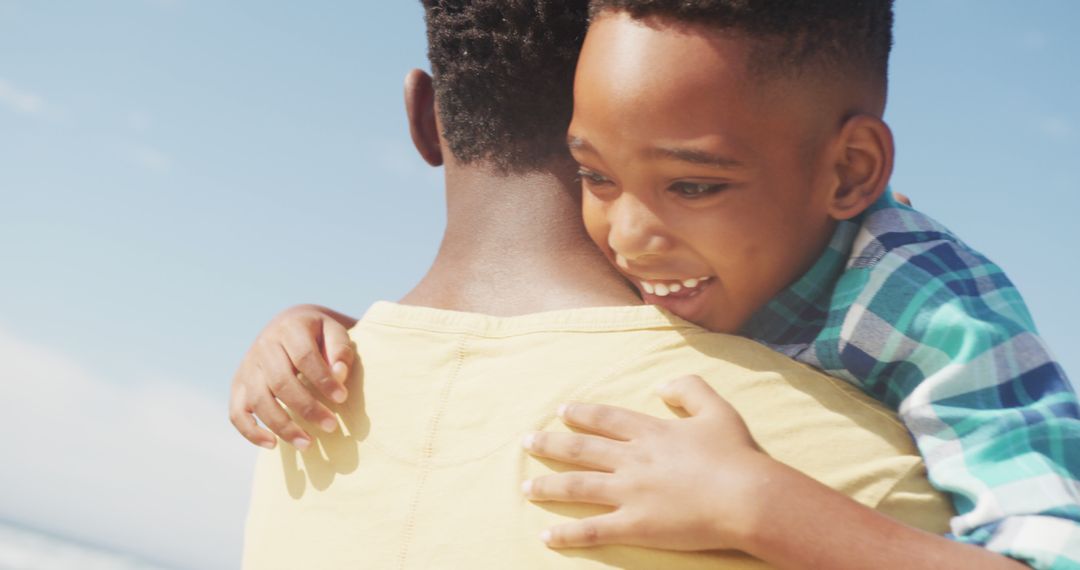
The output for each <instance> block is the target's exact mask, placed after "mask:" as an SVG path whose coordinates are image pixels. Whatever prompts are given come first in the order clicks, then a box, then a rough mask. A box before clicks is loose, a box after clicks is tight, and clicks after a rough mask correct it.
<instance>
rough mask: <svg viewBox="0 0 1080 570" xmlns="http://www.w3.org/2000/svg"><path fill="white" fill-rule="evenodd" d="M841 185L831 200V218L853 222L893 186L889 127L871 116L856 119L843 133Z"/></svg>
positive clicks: (838, 170)
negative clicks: (891, 184) (890, 184)
mask: <svg viewBox="0 0 1080 570" xmlns="http://www.w3.org/2000/svg"><path fill="white" fill-rule="evenodd" d="M838 142H839V146H838V148H839V151H840V155H839V156H838V157H837V161H836V174H837V185H836V188H835V189H834V190H833V193H832V195H831V196H830V197H829V215H830V216H832V218H833V219H836V220H847V219H850V218H853V217H855V216H857V215H859V214H861V213H862V212H863V210H865V209H866V208H868V207H870V205H871V204H873V203H874V202H875V201H876V200H877V199H878V198H880V197H881V194H882V193H883V192H885V188H886V186H888V184H889V177H890V176H892V169H893V152H894V149H893V137H892V131H891V130H889V126H888V125H886V124H885V122H884V121H882V120H881V119H879V118H877V117H874V116H871V115H855V116H853V117H851V118H849V119H848V120H847V121H845V122H844V126H843V128H841V130H840V139H839V141H838Z"/></svg>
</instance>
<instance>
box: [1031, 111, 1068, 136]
mask: <svg viewBox="0 0 1080 570" xmlns="http://www.w3.org/2000/svg"><path fill="white" fill-rule="evenodd" d="M1039 132H1041V133H1042V134H1044V135H1046V136H1048V137H1051V138H1055V139H1065V138H1068V137H1070V136H1072V134H1073V127H1072V124H1071V123H1070V122H1069V120H1068V119H1066V118H1065V117H1060V116H1057V117H1043V118H1042V119H1041V120H1040V121H1039Z"/></svg>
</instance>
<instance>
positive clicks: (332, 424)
mask: <svg viewBox="0 0 1080 570" xmlns="http://www.w3.org/2000/svg"><path fill="white" fill-rule="evenodd" d="M319 427H321V428H322V429H323V431H325V432H326V433H334V432H335V431H337V427H338V426H337V421H335V420H334V419H333V418H326V419H325V420H323V421H322V423H320V424H319Z"/></svg>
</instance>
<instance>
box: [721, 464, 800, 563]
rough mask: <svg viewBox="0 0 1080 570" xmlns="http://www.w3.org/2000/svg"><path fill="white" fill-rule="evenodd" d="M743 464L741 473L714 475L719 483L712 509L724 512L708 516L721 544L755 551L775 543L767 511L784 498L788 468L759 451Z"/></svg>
mask: <svg viewBox="0 0 1080 570" xmlns="http://www.w3.org/2000/svg"><path fill="white" fill-rule="evenodd" d="M744 465H745V468H744V469H743V470H742V472H743V473H744V474H745V476H744V477H741V478H738V479H735V480H734V481H733V480H732V479H731V478H729V477H719V478H716V479H714V480H716V481H717V484H718V485H722V486H723V488H720V489H718V490H717V492H716V493H713V494H712V497H714V499H713V500H714V501H716V502H713V503H712V504H714V505H719V507H718V508H717V509H716V510H715V511H714V512H723V513H725V514H724V515H723V516H713V517H712V520H713V533H714V536H716V537H717V540H718V542H719V543H720V544H722V545H723V548H725V549H734V550H740V551H743V552H747V553H749V554H755V553H756V552H761V551H762V550H763V549H765V548H769V547H771V546H773V545H775V542H776V537H775V535H776V534H777V531H778V528H777V525H776V524H775V520H773V519H774V518H775V517H771V516H770V511H773V509H775V507H776V504H777V503H780V504H783V502H784V501H785V497H784V491H785V488H786V487H788V485H787V483H786V482H785V479H786V478H788V477H790V473H789V472H790V471H791V468H789V467H787V466H785V465H783V464H782V463H780V462H778V461H776V460H775V459H773V458H772V457H769V456H768V455H766V454H764V453H760V452H756V453H755V454H754V455H753V459H752V461H750V464H749V465H746V464H744ZM773 512H775V511H773ZM755 555H756V554H755Z"/></svg>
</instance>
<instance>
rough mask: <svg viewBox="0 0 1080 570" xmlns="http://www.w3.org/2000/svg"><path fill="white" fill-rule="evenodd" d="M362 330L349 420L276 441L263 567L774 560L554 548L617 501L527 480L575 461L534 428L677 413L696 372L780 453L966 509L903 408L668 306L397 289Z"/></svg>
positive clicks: (911, 515) (927, 502) (261, 544)
mask: <svg viewBox="0 0 1080 570" xmlns="http://www.w3.org/2000/svg"><path fill="white" fill-rule="evenodd" d="M351 335H352V338H353V340H354V341H355V342H356V344H357V346H358V348H359V355H360V359H359V361H360V362H361V363H362V365H361V366H362V369H361V370H357V371H355V372H354V374H353V375H352V377H351V378H350V379H349V384H350V386H349V392H350V394H354V395H355V396H354V397H353V399H352V400H350V401H348V402H346V403H345V404H344V405H343V406H341V407H340V409H339V411H340V417H341V420H342V423H343V425H344V430H343V431H344V433H338V434H335V435H330V436H323V437H322V438H321V439H320V441H319V445H317V446H314V447H313V448H312V449H311V450H309V451H307V452H304V453H303V454H300V453H298V452H297V451H295V450H294V449H292V448H287V447H284V446H283V447H282V448H281V450H280V451H268V452H264V453H263V455H262V456H261V457H260V459H259V464H258V467H257V470H256V481H255V485H254V491H253V497H252V507H251V512H250V515H249V520H248V526H247V539H246V544H245V567H248V568H298V567H311V568H339V567H367V568H465V567H500V568H502V567H505V568H547V567H552V566H558V567H568V568H602V567H612V566H613V567H625V568H705V567H710V568H715V567H724V568H754V567H759V565H760V564H761V563H760V562H758V561H756V560H752V559H750V558H747V557H743V556H740V555H734V554H716V553H711V554H710V553H677V552H661V551H654V550H647V549H639V548H630V547H613V546H608V547H599V548H594V549H580V550H567V551H553V550H549V549H547V548H546V547H545V546H544V545H543V543H542V542H541V541H540V540H539V538H538V536H539V533H540V532H541V531H542V530H543V529H545V528H548V527H550V526H552V525H554V524H557V523H559V522H563V521H565V520H566V517H581V516H586V515H588V514H593V513H597V512H601V511H602V508H600V507H590V506H585V505H571V506H567V505H559V506H551V505H543V504H534V503H530V502H529V501H527V500H526V499H525V498H524V497H523V496H522V494H521V483H522V482H523V481H525V480H526V479H530V478H533V477H536V476H539V475H542V474H544V473H547V472H550V471H551V470H552V469H555V470H561V469H562V467H560V466H559V465H557V464H555V463H544V462H540V461H538V460H536V459H533V458H531V457H529V456H528V455H527V454H525V453H524V452H523V451H522V450H521V448H520V444H519V442H520V440H521V437H522V435H524V434H525V433H528V432H531V431H536V430H541V429H546V430H560V429H565V428H564V427H562V424H561V423H560V422H558V421H556V419H555V415H554V412H555V410H556V408H557V406H558V404H559V403H562V402H564V401H568V400H575V401H592V402H602V403H605V404H612V405H619V406H625V407H628V408H631V409H635V410H639V411H643V412H645V413H649V414H653V415H657V416H664V417H672V416H673V412H672V411H671V410H669V409H668V408H667V407H666V406H665V405H664V404H663V403H662V402H661V401H660V399H659V398H658V397H656V396H655V395H654V393H653V391H654V389H655V388H656V387H657V386H658V385H659V384H661V383H663V382H664V381H666V380H670V379H672V378H674V377H677V376H681V375H685V374H699V375H701V376H702V377H703V378H705V379H706V381H708V382H709V383H710V384H711V385H712V386H713V387H714V388H715V389H716V390H717V391H718V392H719V393H720V395H721V396H723V397H725V398H726V399H728V401H730V402H731V403H732V404H733V405H734V406H735V407H736V409H737V410H738V411H739V412H740V413H741V414H742V416H743V418H744V419H745V420H746V422H747V424H748V426H749V428H750V430H751V432H752V433H753V435H754V437H755V439H756V441H757V442H758V443H759V444H760V445H761V447H762V448H763V449H764V450H765V451H766V452H768V453H769V454H770V455H772V456H773V457H774V458H776V459H778V460H780V461H782V462H784V463H787V464H789V465H792V466H793V467H795V468H797V469H799V470H801V471H803V472H805V473H807V474H809V475H811V476H812V477H814V478H816V479H818V480H821V481H822V482H824V483H826V484H827V485H829V486H830V487H833V488H834V489H837V490H839V491H841V492H843V493H844V494H847V495H849V496H851V497H853V498H854V499H856V500H857V501H859V502H861V503H863V504H866V505H869V506H871V507H874V508H878V509H879V510H882V511H884V512H886V513H888V514H891V515H893V516H896V517H897V518H900V519H901V520H903V521H904V522H907V523H908V524H911V525H913V526H917V527H921V528H924V529H926V530H929V531H931V532H934V533H941V532H944V531H946V530H947V522H948V517H949V516H950V514H951V513H950V511H949V509H948V507H947V505H946V503H945V501H944V500H943V499H942V498H941V497H940V496H939V495H937V494H936V493H934V492H933V491H932V490H931V488H930V486H929V484H928V483H927V482H926V480H925V477H924V476H923V469H922V462H921V460H920V459H919V456H918V454H917V453H916V452H915V450H914V448H913V447H912V445H911V443H910V440H909V438H908V436H907V433H906V432H905V431H904V429H903V428H902V427H901V426H900V424H898V423H897V422H896V420H895V418H894V417H893V416H892V415H891V414H889V413H888V412H886V411H884V410H883V409H882V408H881V407H880V406H878V405H877V404H876V403H873V402H872V401H871V400H869V399H868V398H867V397H865V396H863V395H862V394H860V393H858V392H857V391H856V390H854V389H853V388H851V387H850V386H848V385H846V384H844V383H841V382H839V381H836V380H833V379H829V378H828V377H825V376H823V375H821V374H819V373H817V372H814V371H813V370H811V369H809V368H806V367H804V366H801V365H798V364H796V363H794V362H792V361H790V360H788V359H787V358H785V357H782V356H780V355H777V354H775V353H773V352H772V351H769V350H767V349H765V348H764V347H761V346H759V345H756V344H754V343H752V342H749V341H746V340H745V339H741V338H737V337H731V336H724V335H717V334H712V333H708V332H706V331H704V330H702V329H700V328H697V327H695V326H693V325H690V324H687V323H684V322H682V321H679V320H678V319H674V318H670V317H667V316H666V315H665V314H663V313H662V312H660V311H659V310H657V309H655V308H653V307H613V308H592V309H577V310H568V311H554V312H548V313H539V314H533V315H526V316H522V317H513V318H494V317H487V316H483V315H477V314H472V313H456V312H449V311H439V310H434V309H427V308H419V307H407V306H402V305H392V304H388V303H380V304H377V305H375V306H374V307H373V308H372V309H371V310H370V311H369V312H368V314H367V315H366V316H365V318H364V319H363V320H362V321H361V322H360V323H359V324H358V325H357V326H356V327H355V328H354V329H353V330H352V331H351ZM361 383H362V385H361ZM361 394H362V396H361Z"/></svg>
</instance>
